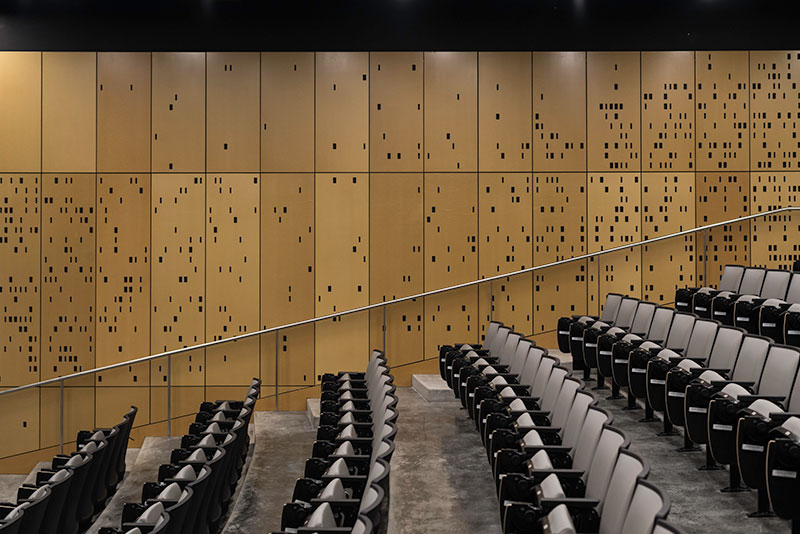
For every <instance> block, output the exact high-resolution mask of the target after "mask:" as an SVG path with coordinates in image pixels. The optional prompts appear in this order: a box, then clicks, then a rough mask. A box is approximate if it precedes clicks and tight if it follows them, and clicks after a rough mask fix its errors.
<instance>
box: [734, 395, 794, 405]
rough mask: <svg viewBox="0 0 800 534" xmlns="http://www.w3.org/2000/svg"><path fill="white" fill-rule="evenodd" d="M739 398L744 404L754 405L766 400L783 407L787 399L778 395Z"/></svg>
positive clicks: (741, 396)
mask: <svg viewBox="0 0 800 534" xmlns="http://www.w3.org/2000/svg"><path fill="white" fill-rule="evenodd" d="M737 398H738V400H739V402H741V403H742V404H752V403H754V402H755V401H757V400H765V401H769V402H774V403H775V404H780V405H781V407H782V406H783V401H785V400H786V397H779V396H777V395H739V397H737Z"/></svg>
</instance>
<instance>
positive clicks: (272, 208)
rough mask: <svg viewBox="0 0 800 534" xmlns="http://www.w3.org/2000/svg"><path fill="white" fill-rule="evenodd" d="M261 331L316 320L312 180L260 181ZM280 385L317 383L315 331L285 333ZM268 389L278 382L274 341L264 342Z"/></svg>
mask: <svg viewBox="0 0 800 534" xmlns="http://www.w3.org/2000/svg"><path fill="white" fill-rule="evenodd" d="M261 209H262V210H263V212H262V217H261V327H262V328H268V327H271V326H278V325H281V324H285V323H288V322H293V321H302V320H305V319H310V318H311V317H314V175H313V174H262V175H261ZM278 354H279V356H280V358H279V361H278V365H279V377H280V383H281V384H289V385H299V384H306V383H310V384H313V383H314V325H309V326H305V327H298V328H292V329H291V330H288V331H285V332H281V333H280V338H279V349H278ZM261 358H262V363H261V373H262V379H263V380H264V383H265V384H266V383H269V381H268V380H271V381H272V383H273V384H274V383H275V381H274V379H275V336H274V335H265V336H261Z"/></svg>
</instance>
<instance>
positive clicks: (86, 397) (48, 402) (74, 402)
mask: <svg viewBox="0 0 800 534" xmlns="http://www.w3.org/2000/svg"><path fill="white" fill-rule="evenodd" d="M81 382H83V383H86V380H85V379H83V380H75V379H73V380H67V381H66V383H65V384H64V441H65V442H67V443H68V442H70V441H74V440H75V438H76V436H77V435H78V432H80V431H81V430H87V429H91V428H95V427H96V426H95V424H94V406H95V400H94V387H81V386H78V385H77V384H79V383H81ZM89 383H90V384H91V381H90V382H89ZM60 396H61V392H60V388H59V387H58V386H57V385H54V386H46V387H43V388H41V401H40V406H41V410H40V415H39V417H40V421H41V424H40V427H41V436H40V442H39V447H53V446H58V444H59V430H60V422H61V421H60V419H61V412H60V409H59V408H60V406H59V405H60V403H59V401H60ZM122 413H124V412H120V414H119V416H118V417H119V419H120V420H121V419H122V415H121V414H122ZM6 441H14V440H6ZM67 443H64V450H65V451H66V450H67V449H68V448H69V449H73V450H74V448H75V447H69V446H68V445H67Z"/></svg>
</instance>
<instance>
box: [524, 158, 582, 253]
mask: <svg viewBox="0 0 800 534" xmlns="http://www.w3.org/2000/svg"><path fill="white" fill-rule="evenodd" d="M533 180H534V189H533V234H534V241H535V246H534V249H533V259H534V264H535V265H544V264H546V263H551V262H554V261H558V260H563V259H566V258H572V257H575V256H580V255H582V254H586V250H587V249H586V235H587V233H586V217H587V213H586V210H587V208H586V183H587V177H586V174H584V173H559V174H538V173H537V174H535V175H534V176H533Z"/></svg>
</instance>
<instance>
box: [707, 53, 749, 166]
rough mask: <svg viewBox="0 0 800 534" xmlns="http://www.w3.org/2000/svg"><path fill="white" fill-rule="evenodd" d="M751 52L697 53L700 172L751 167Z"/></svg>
mask: <svg viewBox="0 0 800 534" xmlns="http://www.w3.org/2000/svg"><path fill="white" fill-rule="evenodd" d="M747 55H748V53H747V52H734V51H730V52H701V51H698V52H696V53H695V69H696V75H695V80H696V82H697V90H696V98H697V112H696V121H697V132H696V134H695V137H696V138H697V170H698V171H699V172H703V171H717V170H720V171H722V170H724V171H727V172H737V171H746V170H748V169H749V159H748V158H749V157H750V145H749V143H748V120H749V117H748V113H749V111H748V107H747V106H748V103H747V100H748V98H747V96H748V90H747V79H748V62H747Z"/></svg>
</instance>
